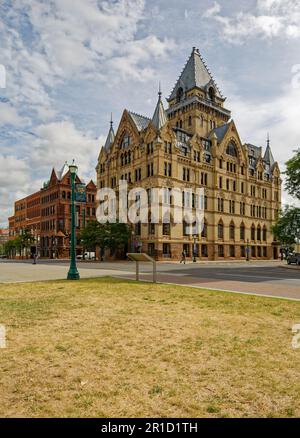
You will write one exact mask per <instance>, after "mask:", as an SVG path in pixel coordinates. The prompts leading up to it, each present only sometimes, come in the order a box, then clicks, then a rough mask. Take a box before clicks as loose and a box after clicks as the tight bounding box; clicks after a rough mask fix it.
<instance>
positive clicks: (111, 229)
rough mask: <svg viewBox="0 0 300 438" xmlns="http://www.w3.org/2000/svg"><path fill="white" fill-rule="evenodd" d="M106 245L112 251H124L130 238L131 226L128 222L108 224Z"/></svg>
mask: <svg viewBox="0 0 300 438" xmlns="http://www.w3.org/2000/svg"><path fill="white" fill-rule="evenodd" d="M104 227H105V230H106V236H105V247H106V248H111V250H112V252H115V251H118V250H120V251H123V250H124V249H125V247H126V245H127V244H128V242H129V239H130V234H131V233H130V227H129V226H128V225H127V224H120V223H115V224H109V223H108V224H106V225H105V226H104Z"/></svg>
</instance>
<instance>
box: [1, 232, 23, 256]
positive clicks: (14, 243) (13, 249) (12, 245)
mask: <svg viewBox="0 0 300 438" xmlns="http://www.w3.org/2000/svg"><path fill="white" fill-rule="evenodd" d="M21 250H22V240H21V237H20V236H18V237H16V238H15V239H11V240H8V241H7V242H5V244H4V252H5V255H7V257H13V256H14V255H16V253H17V252H19V253H20V254H21Z"/></svg>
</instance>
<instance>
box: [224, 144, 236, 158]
mask: <svg viewBox="0 0 300 438" xmlns="http://www.w3.org/2000/svg"><path fill="white" fill-rule="evenodd" d="M226 154H227V155H230V156H231V157H237V149H236V145H235V144H234V143H233V142H232V141H231V142H230V143H229V145H228V146H227V149H226Z"/></svg>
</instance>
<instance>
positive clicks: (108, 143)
mask: <svg viewBox="0 0 300 438" xmlns="http://www.w3.org/2000/svg"><path fill="white" fill-rule="evenodd" d="M113 124H114V122H113V116H112V113H111V117H110V129H109V132H108V136H107V139H106V142H105V145H104V149H105V151H106V152H108V151H109V149H110V147H111V145H112V144H113V142H114V140H115V132H114V128H113Z"/></svg>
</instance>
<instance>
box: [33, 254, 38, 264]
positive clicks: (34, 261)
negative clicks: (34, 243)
mask: <svg viewBox="0 0 300 438" xmlns="http://www.w3.org/2000/svg"><path fill="white" fill-rule="evenodd" d="M36 259H37V254H36V252H35V253H34V254H33V264H34V265H36Z"/></svg>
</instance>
